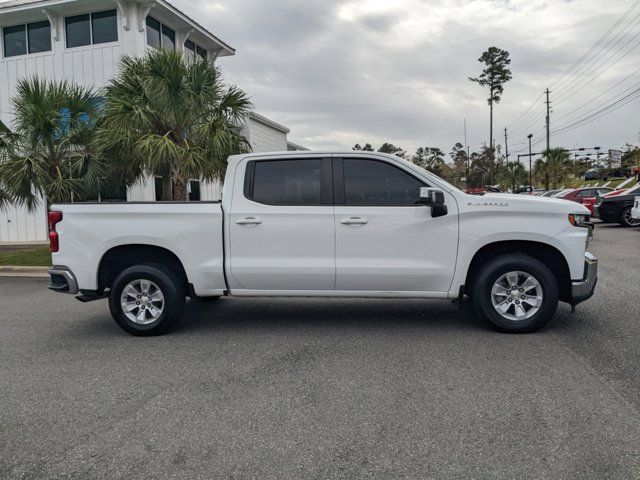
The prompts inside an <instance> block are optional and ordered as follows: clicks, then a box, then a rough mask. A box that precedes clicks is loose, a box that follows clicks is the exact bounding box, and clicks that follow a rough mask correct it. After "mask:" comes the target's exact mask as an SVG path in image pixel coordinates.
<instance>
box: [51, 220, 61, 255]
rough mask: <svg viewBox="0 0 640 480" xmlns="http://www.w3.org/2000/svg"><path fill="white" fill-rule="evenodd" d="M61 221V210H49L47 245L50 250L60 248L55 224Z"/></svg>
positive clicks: (53, 250) (54, 250)
mask: <svg viewBox="0 0 640 480" xmlns="http://www.w3.org/2000/svg"><path fill="white" fill-rule="evenodd" d="M61 221H62V212H56V211H51V212H49V247H51V251H52V252H57V251H58V250H60V242H59V240H58V232H56V225H57V224H58V223H60V222H61Z"/></svg>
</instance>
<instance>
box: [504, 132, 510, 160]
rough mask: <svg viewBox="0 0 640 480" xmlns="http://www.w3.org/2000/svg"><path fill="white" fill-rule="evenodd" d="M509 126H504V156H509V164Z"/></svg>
mask: <svg viewBox="0 0 640 480" xmlns="http://www.w3.org/2000/svg"><path fill="white" fill-rule="evenodd" d="M507 139H508V135H507V127H504V156H505V157H507V165H508V164H509V143H508V140H507Z"/></svg>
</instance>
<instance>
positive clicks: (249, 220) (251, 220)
mask: <svg viewBox="0 0 640 480" xmlns="http://www.w3.org/2000/svg"><path fill="white" fill-rule="evenodd" d="M261 223H262V220H260V219H259V218H257V217H245V218H241V219H240V220H236V224H238V225H260V224H261Z"/></svg>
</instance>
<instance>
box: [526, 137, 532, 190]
mask: <svg viewBox="0 0 640 480" xmlns="http://www.w3.org/2000/svg"><path fill="white" fill-rule="evenodd" d="M527 138H528V139H529V193H531V192H533V185H532V182H531V139H532V138H533V133H530V134H529V135H527Z"/></svg>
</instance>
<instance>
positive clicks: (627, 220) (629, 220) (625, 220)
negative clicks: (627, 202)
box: [620, 207, 640, 227]
mask: <svg viewBox="0 0 640 480" xmlns="http://www.w3.org/2000/svg"><path fill="white" fill-rule="evenodd" d="M631 209H632V207H627V208H625V209H624V210H623V211H622V213H621V214H620V225H622V226H623V227H637V226H638V225H640V219H637V218H633V217H632V216H631Z"/></svg>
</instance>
